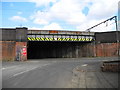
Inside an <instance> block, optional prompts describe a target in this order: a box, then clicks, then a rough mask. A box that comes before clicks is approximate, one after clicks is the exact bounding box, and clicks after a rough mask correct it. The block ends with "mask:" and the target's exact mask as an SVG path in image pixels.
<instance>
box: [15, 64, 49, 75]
mask: <svg viewBox="0 0 120 90" xmlns="http://www.w3.org/2000/svg"><path fill="white" fill-rule="evenodd" d="M47 65H49V64H44V65H43V66H47ZM40 67H42V66H39V67H34V68H32V69H29V70H25V71H23V72H19V73H16V74H14V75H13V76H14V77H15V76H18V75H20V74H23V73H26V72H29V71H31V70H34V69H36V68H40Z"/></svg>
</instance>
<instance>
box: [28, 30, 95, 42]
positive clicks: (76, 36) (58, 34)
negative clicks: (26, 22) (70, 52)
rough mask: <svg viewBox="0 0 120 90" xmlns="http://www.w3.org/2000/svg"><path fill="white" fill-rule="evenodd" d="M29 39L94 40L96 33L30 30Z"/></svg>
mask: <svg viewBox="0 0 120 90" xmlns="http://www.w3.org/2000/svg"><path fill="white" fill-rule="evenodd" d="M28 41H81V42H91V41H94V33H92V32H90V33H88V32H75V31H48V30H44V31H43V30H28Z"/></svg>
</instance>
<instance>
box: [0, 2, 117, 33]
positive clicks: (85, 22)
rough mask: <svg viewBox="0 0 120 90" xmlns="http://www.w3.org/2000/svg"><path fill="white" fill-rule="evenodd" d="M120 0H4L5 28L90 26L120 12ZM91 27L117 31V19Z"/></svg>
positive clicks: (2, 25)
mask: <svg viewBox="0 0 120 90" xmlns="http://www.w3.org/2000/svg"><path fill="white" fill-rule="evenodd" d="M118 2H119V0H23V1H22V0H4V1H2V2H1V4H2V5H1V6H2V7H1V9H0V10H1V11H2V13H1V15H2V18H0V19H2V20H1V21H2V24H0V27H2V28H15V27H28V29H35V30H69V31H85V30H86V29H88V28H90V27H92V26H94V25H96V24H98V23H100V22H102V21H104V20H106V19H109V18H111V17H113V16H118ZM91 31H98V32H102V31H115V22H114V20H111V21H108V22H106V23H104V24H101V25H100V26H98V27H96V28H93V29H92V30H91Z"/></svg>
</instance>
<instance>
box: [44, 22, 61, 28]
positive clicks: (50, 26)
mask: <svg viewBox="0 0 120 90" xmlns="http://www.w3.org/2000/svg"><path fill="white" fill-rule="evenodd" d="M42 29H43V30H62V27H61V26H60V25H59V24H58V23H51V24H49V25H46V26H44V27H43V28H42Z"/></svg>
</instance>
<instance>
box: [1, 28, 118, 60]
mask: <svg viewBox="0 0 120 90" xmlns="http://www.w3.org/2000/svg"><path fill="white" fill-rule="evenodd" d="M0 31H2V40H1V45H2V57H0V58H1V59H2V60H10V61H14V60H27V59H40V58H80V57H96V56H117V55H118V54H119V53H118V52H119V51H120V50H119V47H120V43H117V42H116V33H117V34H119V33H120V32H115V31H113V32H102V33H98V32H80V31H62V30H28V28H26V27H19V28H2V29H0ZM119 39H120V35H119Z"/></svg>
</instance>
